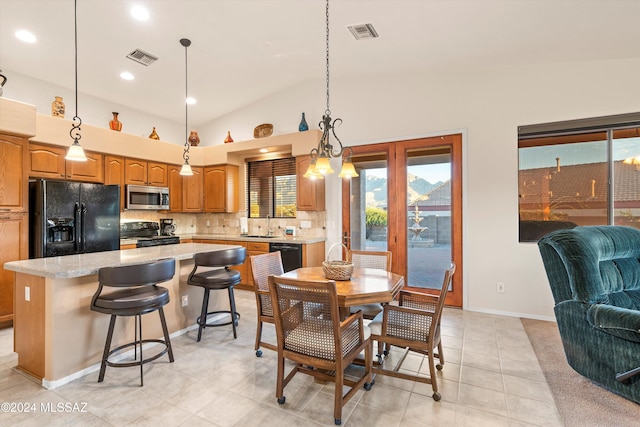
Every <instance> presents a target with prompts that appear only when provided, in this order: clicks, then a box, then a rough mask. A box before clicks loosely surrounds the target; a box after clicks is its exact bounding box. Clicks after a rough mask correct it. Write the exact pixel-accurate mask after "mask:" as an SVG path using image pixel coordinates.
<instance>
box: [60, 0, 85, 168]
mask: <svg viewBox="0 0 640 427" xmlns="http://www.w3.org/2000/svg"><path fill="white" fill-rule="evenodd" d="M73 25H74V27H73V28H74V30H73V31H74V54H75V59H74V64H75V83H76V114H75V115H74V116H73V125H72V126H71V130H70V131H69V135H70V136H71V139H73V144H71V147H69V151H67V155H66V156H65V159H67V160H71V161H75V162H86V161H87V156H85V154H84V150H83V149H82V146H81V145H80V138H82V136H81V135H80V125H82V120H81V119H80V117H78V1H77V0H74V2H73Z"/></svg>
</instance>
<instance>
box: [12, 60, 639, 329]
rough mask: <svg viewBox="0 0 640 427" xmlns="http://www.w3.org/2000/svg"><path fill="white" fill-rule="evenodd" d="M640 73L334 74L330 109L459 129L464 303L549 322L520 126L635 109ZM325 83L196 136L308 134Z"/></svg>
mask: <svg viewBox="0 0 640 427" xmlns="http://www.w3.org/2000/svg"><path fill="white" fill-rule="evenodd" d="M639 75H640V60H633V59H629V60H619V61H605V62H583V63H564V64H555V65H547V66H529V67H513V68H501V69H497V68H496V69H476V70H450V71H448V72H446V73H437V74H427V73H402V74H396V75H385V76H379V77H375V78H363V77H361V76H354V77H352V78H344V79H336V78H332V81H331V110H332V116H333V117H334V118H336V117H340V118H342V119H343V120H344V123H343V125H342V126H341V127H340V128H339V129H338V135H340V136H341V139H342V140H343V142H344V143H345V144H347V145H358V144H365V143H372V142H380V141H389V140H398V139H405V138H407V137H410V136H418V135H434V134H448V133H453V132H462V133H463V143H464V153H463V162H464V167H463V174H464V175H463V181H464V182H463V192H464V194H463V217H464V226H463V238H464V246H463V256H464V260H463V272H464V273H463V286H464V290H463V292H464V308H465V309H469V310H478V311H486V312H493V313H502V314H512V315H518V316H525V317H537V318H548V319H552V318H553V299H552V297H551V292H550V289H549V285H548V282H547V279H546V275H545V273H544V268H543V266H542V262H541V260H540V255H539V253H538V249H537V246H536V245H535V244H531V243H527V244H521V243H518V222H517V215H518V204H517V203H518V196H517V194H518V191H517V127H518V126H519V125H527V124H534V123H543V122H550V121H559V120H569V119H578V118H586V117H594V116H603V115H609V114H621V113H629V112H637V111H640V85H638V84H637V79H638V76H639ZM16 80H17V79H16ZM13 84H15V80H14V81H13ZM18 86H19V87H18V89H11V92H9V88H11V87H12V86H5V96H6V97H8V98H12V99H16V100H19V101H23V102H28V103H33V104H36V105H37V106H38V111H39V112H40V111H41V108H46V109H47V110H49V109H50V102H51V101H52V100H53V96H54V95H60V93H54V92H51V93H49V94H47V98H46V103H45V101H44V100H40V99H37V100H34V99H33V94H32V93H31V91H29V90H27V89H26V88H23V87H21V85H18ZM324 90H325V89H324V81H321V80H318V81H310V82H306V83H303V84H301V85H298V86H296V87H293V88H291V89H289V90H287V91H283V92H281V93H278V94H276V95H274V96H272V97H269V98H267V99H264V100H261V101H260V102H257V103H255V104H253V105H250V106H247V107H246V108H244V109H242V110H239V111H236V112H234V113H233V114H230V115H228V116H225V117H222V118H220V119H218V120H215V121H214V122H211V123H209V124H207V125H206V126H204V127H202V130H201V132H200V133H201V136H205V138H202V137H201V139H203V140H204V139H209V140H214V141H216V140H220V143H222V141H223V140H224V136H225V135H226V132H227V130H231V132H232V136H234V139H236V141H240V140H244V139H251V138H252V137H253V127H255V126H256V125H258V124H260V123H273V124H274V128H275V131H274V133H276V134H277V133H282V132H289V131H295V130H296V129H297V125H298V122H299V120H300V113H301V112H302V111H305V112H306V113H307V122H308V123H309V126H310V128H312V129H313V128H315V127H316V126H317V123H318V121H319V120H320V119H321V116H322V114H323V113H324V109H325V93H324ZM62 95H63V96H65V94H64V93H62ZM69 96H70V95H69ZM65 97H67V96H65ZM81 102H86V104H89V105H87V106H86V107H85V106H84V104H81V105H82V107H81V108H82V109H81V111H82V113H81V116H83V115H86V117H92V118H96V119H97V118H99V120H101V121H104V122H105V124H106V122H108V120H109V119H110V117H109V114H108V112H110V111H112V110H111V108H110V107H109V108H106V109H105V108H104V107H105V105H101V104H100V103H98V102H96V103H95V109H93V108H92V107H93V105H91V103H90V101H82V99H81ZM43 104H46V105H43ZM69 106H70V104H69V103H67V108H69ZM85 108H86V110H85ZM105 111H106V112H105ZM123 111H125V110H124V108H123ZM105 115H106V117H105ZM123 121H125V120H124V118H123ZM142 122H143V120H140V123H142ZM125 126H127V122H126V121H125ZM150 126H152V124H151V123H149V125H148V130H149V131H150ZM159 129H160V130H161V129H162V128H159ZM160 130H159V132H160ZM138 132H141V130H140V131H138ZM145 132H146V130H145ZM160 134H161V136H164V135H163V132H160ZM210 144H211V142H208V143H207V144H206V145H210ZM336 167H337V165H336ZM326 184H327V213H326V214H327V232H328V237H329V242H328V245H327V247H329V246H330V244H331V243H332V242H334V241H338V240H339V238H340V217H339V215H340V209H339V208H340V206H339V203H340V200H339V197H336V194H339V191H340V183H339V179H338V178H337V177H336V176H335V175H334V176H331V177H330V179H328V180H327V183H326ZM496 282H503V283H505V287H506V291H505V293H504V294H498V293H496Z"/></svg>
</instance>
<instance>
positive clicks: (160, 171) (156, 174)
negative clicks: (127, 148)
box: [147, 162, 167, 187]
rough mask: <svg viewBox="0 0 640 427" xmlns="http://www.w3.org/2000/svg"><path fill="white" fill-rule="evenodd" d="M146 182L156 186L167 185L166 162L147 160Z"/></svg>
mask: <svg viewBox="0 0 640 427" xmlns="http://www.w3.org/2000/svg"><path fill="white" fill-rule="evenodd" d="M147 183H148V185H155V186H156V187H166V186H167V164H166V163H157V162H147Z"/></svg>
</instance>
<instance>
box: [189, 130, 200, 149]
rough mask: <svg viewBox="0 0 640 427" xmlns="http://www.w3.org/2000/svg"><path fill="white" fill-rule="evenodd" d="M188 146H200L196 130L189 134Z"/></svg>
mask: <svg viewBox="0 0 640 427" xmlns="http://www.w3.org/2000/svg"><path fill="white" fill-rule="evenodd" d="M189 144H191V145H192V146H194V147H195V146H196V145H198V144H200V137H199V136H198V131H197V130H192V131H191V133H190V134H189Z"/></svg>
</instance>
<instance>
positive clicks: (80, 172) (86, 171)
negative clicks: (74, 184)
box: [65, 150, 104, 182]
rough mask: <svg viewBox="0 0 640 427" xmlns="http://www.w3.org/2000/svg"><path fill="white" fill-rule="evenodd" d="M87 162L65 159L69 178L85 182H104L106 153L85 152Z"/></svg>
mask: <svg viewBox="0 0 640 427" xmlns="http://www.w3.org/2000/svg"><path fill="white" fill-rule="evenodd" d="M84 154H85V155H86V156H87V161H86V162H72V161H70V160H67V161H65V169H66V171H67V179H69V180H73V181H85V182H104V155H102V154H100V153H92V152H90V151H86V150H85V152H84Z"/></svg>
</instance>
